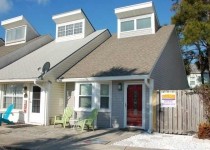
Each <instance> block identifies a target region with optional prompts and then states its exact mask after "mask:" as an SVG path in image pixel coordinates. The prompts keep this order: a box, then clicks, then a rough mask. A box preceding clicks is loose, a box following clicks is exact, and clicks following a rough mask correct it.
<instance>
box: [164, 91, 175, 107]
mask: <svg viewBox="0 0 210 150" xmlns="http://www.w3.org/2000/svg"><path fill="white" fill-rule="evenodd" d="M161 107H176V93H172V92H171V93H161Z"/></svg>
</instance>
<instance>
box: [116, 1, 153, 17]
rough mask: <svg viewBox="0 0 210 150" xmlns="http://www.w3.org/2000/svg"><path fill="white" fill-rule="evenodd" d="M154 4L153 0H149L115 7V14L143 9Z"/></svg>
mask: <svg viewBox="0 0 210 150" xmlns="http://www.w3.org/2000/svg"><path fill="white" fill-rule="evenodd" d="M152 6H153V3H152V1H149V2H145V3H140V4H135V5H130V6H125V7H120V8H115V10H114V12H115V14H118V13H122V12H126V11H132V10H137V9H142V8H147V7H152Z"/></svg>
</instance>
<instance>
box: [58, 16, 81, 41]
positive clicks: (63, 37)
mask: <svg viewBox="0 0 210 150" xmlns="http://www.w3.org/2000/svg"><path fill="white" fill-rule="evenodd" d="M77 23H82V32H81V33H78V34H74V26H75V24H77ZM68 25H73V34H72V35H66V26H68ZM62 26H65V35H64V36H61V37H58V28H59V27H62ZM84 30H85V20H84V19H81V20H76V21H71V22H66V23H61V24H57V25H56V39H65V38H73V37H75V36H80V35H83V36H84Z"/></svg>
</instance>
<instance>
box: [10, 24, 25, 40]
mask: <svg viewBox="0 0 210 150" xmlns="http://www.w3.org/2000/svg"><path fill="white" fill-rule="evenodd" d="M25 33H26V26H21V27H16V28H12V29H7V30H6V43H14V42H20V41H24V40H25V39H26V34H25Z"/></svg>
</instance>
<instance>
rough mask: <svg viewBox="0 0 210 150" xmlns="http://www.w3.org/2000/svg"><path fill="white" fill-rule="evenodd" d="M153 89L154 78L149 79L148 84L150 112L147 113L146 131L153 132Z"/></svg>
mask: <svg viewBox="0 0 210 150" xmlns="http://www.w3.org/2000/svg"><path fill="white" fill-rule="evenodd" d="M153 90H154V80H153V79H150V86H149V106H150V109H149V110H150V113H149V117H150V118H149V129H148V132H149V133H152V132H153V102H152V96H153Z"/></svg>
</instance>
